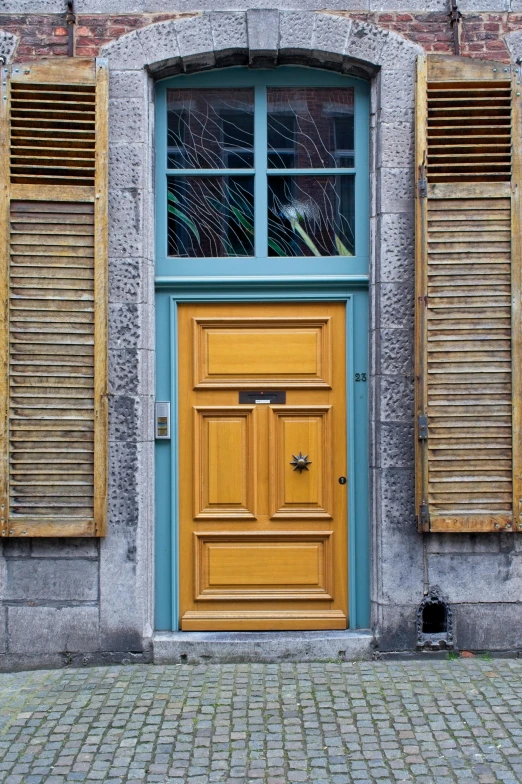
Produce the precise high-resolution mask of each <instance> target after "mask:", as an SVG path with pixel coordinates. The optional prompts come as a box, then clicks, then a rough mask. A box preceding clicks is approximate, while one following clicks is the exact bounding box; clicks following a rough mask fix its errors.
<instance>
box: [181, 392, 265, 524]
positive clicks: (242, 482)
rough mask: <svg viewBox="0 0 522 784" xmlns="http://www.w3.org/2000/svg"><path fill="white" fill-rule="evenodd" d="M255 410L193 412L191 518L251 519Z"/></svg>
mask: <svg viewBox="0 0 522 784" xmlns="http://www.w3.org/2000/svg"><path fill="white" fill-rule="evenodd" d="M254 421H255V407H254V406H249V407H246V406H243V407H242V408H239V407H234V406H228V407H219V406H206V407H202V406H196V407H195V408H194V468H195V472H194V518H195V519H199V520H202V519H223V518H229V517H237V518H241V519H255V512H254V504H255V500H254V499H255V497H256V474H255V470H254V465H255V446H254V444H255V429H254Z"/></svg>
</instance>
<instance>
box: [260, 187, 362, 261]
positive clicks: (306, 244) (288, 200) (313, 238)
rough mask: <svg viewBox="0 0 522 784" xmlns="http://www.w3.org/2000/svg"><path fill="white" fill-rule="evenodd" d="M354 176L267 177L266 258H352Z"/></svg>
mask: <svg viewBox="0 0 522 784" xmlns="http://www.w3.org/2000/svg"><path fill="white" fill-rule="evenodd" d="M354 223H355V212H354V177H353V176H352V175H346V174H345V175H335V176H318V175H310V176H308V175H298V176H286V177H285V176H279V175H274V176H272V177H269V178H268V245H269V249H268V253H269V255H270V256H353V255H354V254H355V228H354Z"/></svg>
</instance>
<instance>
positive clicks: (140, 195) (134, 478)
mask: <svg viewBox="0 0 522 784" xmlns="http://www.w3.org/2000/svg"><path fill="white" fill-rule="evenodd" d="M421 52H422V49H421V48H420V47H419V46H417V45H416V44H414V43H412V42H411V41H408V40H406V39H404V38H401V37H400V36H399V35H397V34H395V33H393V32H390V31H388V30H383V29H381V28H379V27H376V26H375V25H372V24H369V23H367V22H361V21H353V20H350V19H348V18H346V17H344V16H341V15H336V14H329V13H323V12H308V11H305V12H300V11H279V10H273V9H261V10H249V11H246V12H217V11H216V12H205V13H201V14H198V15H194V16H192V17H188V18H187V17H185V18H184V19H177V20H170V21H166V22H160V23H158V24H154V25H150V26H148V27H144V28H141V29H139V30H136V31H133V32H132V33H129V34H127V35H125V36H122V37H121V38H119V39H117V40H115V41H113V42H111V43H110V44H107V45H106V46H105V47H104V48H103V50H102V56H103V57H106V58H107V59H108V61H109V73H110V123H109V132H110V145H111V147H110V165H109V186H110V195H109V204H110V214H109V235H110V239H109V248H110V277H111V282H112V285H111V293H110V305H109V308H110V311H109V312H110V328H109V346H110V366H109V385H110V390H111V396H110V405H109V411H110V439H111V443H110V452H109V454H110V486H109V532H108V536H107V539H106V540H105V541H104V542H103V544H102V547H101V564H100V583H101V607H100V614H101V625H102V634H103V635H104V640H105V644H106V645H107V646H108V648H109V649H111V648H114V647H115V645H116V644H117V645H120V646H121V639H122V638H124V639H127V638H129V635H130V637H132V635H133V630H134V633H135V635H136V636H140V637H143V636H148V635H150V634H151V633H152V628H153V622H152V606H153V585H152V575H153V567H152V561H151V553H152V549H153V547H152V542H153V531H154V519H153V509H154V503H153V496H152V493H153V483H152V482H151V472H152V470H153V468H152V467H153V465H154V463H153V454H154V440H153V432H152V422H153V416H152V405H153V401H154V373H153V370H152V368H153V357H154V353H153V352H154V334H153V328H152V326H151V325H152V324H153V318H154V304H153V302H152V301H151V298H152V295H151V294H149V293H148V292H151V291H152V289H153V286H152V282H153V276H154V199H153V173H152V158H153V155H152V151H153V133H154V131H153V119H154V112H153V106H154V98H153V81H154V79H155V78H156V79H157V78H162V77H165V76H170V75H175V74H177V73H189V72H195V71H200V70H207V69H211V68H225V67H227V66H231V65H245V66H248V67H250V68H267V67H276V66H278V65H286V64H294V65H295V64H297V65H304V66H309V67H320V68H327V69H332V70H335V71H338V72H342V73H347V74H351V75H355V76H361V77H364V78H367V79H371V80H372V128H371V135H372V158H371V177H372V206H371V216H372V217H371V221H372V248H371V261H370V267H371V276H370V297H371V309H372V325H371V329H372V334H373V342H372V349H371V357H370V363H371V364H370V367H371V378H372V389H371V390H370V394H371V399H372V404H371V412H370V417H371V428H370V430H371V433H370V444H371V445H370V452H371V454H372V455H379V460H376V461H373V460H372V461H371V465H370V468H371V482H372V489H371V494H370V496H371V498H372V499H375V500H372V501H371V505H372V508H371V526H372V539H373V590H372V592H373V599H374V608H375V609H374V624H376V625H378V626H379V627H381V628H382V627H385V626H386V625H387V624H392V625H393V621H391V620H390V621H386V619H385V618H384V615H383V613H385V610H383V609H382V608H383V607H386V606H388V605H389V608H390V609H389V613H388V617H389V618H392V616H393V612H394V611H395V607H394V605H396V604H397V603H398V604H401V606H402V607H407V608H408V610H407V611H408V612H410V610H411V615H412V618H413V616H414V613H415V611H416V606H417V596H416V592H415V591H416V586H417V585H418V584H421V582H422V576H421V575H417V573H415V575H414V576H413V577H412V579H411V580H409V581H408V586H407V587H405V588H403V589H401V590H400V591H399V593H400V597H395V596H392V591H393V590H395V589H394V587H393V586H394V585H395V584H396V572H394V571H393V560H394V558H390V557H389V556H387V557H385V558H384V560H383V558H382V557H381V552H382V548H381V544H380V541H381V536H382V531H383V527H385V526H386V525H387V523H386V520H385V515H384V513H383V511H382V504H381V498H382V497H383V495H386V494H387V495H388V496H393V497H394V499H396V500H395V506H396V507H397V508H396V509H395V508H394V514H395V515H398V516H399V517H400V518H401V519H403V520H405V521H407V522H408V526H409V524H410V522H411V520H412V516H413V491H412V487H413V482H412V477H413V461H412V443H413V436H412V426H413V400H412V396H411V394H410V392H411V388H412V373H413V370H412V355H413V340H412V332H413V318H412V312H413V307H412V305H413V287H412V281H413V238H414V224H413V204H414V154H413V139H414V134H413V114H414V112H413V110H414V84H415V61H416V57H417V55H418V54H420V53H421ZM129 292H132V293H129ZM398 302H399V303H400V305H398V304H397V303H398ZM410 321H411V323H410ZM129 362H131V365H132V368H131V369H130V365H129ZM390 469H391V470H390ZM399 507H400V509H399ZM408 526H406V525H404V526H402V527H401V529H400V534H397V536H396V537H395V539H396V541H395V540H394V544H393V547H392V550H393V552H396V551H397V552H399V551H405V550H408V551H410V554H411V551H414V553H413V557H411V558H410V559H409V560H410V563H412V562H414V563H415V564H417V563H419V564H422V551H421V550H419V548H421V547H422V545H421V542H420V539H413V538H412V537H411V536H410V535H409V528H408ZM412 530H413V529H412ZM399 540H400V541H399ZM130 542H132V544H133V545H135V548H136V549H135V551H134V553H133V558H132V559H130V558H128V557H127V552H128V547H129V543H130ZM410 586H411V588H410ZM145 587H146V590H145ZM408 592H410V593H411V596H410V593H408Z"/></svg>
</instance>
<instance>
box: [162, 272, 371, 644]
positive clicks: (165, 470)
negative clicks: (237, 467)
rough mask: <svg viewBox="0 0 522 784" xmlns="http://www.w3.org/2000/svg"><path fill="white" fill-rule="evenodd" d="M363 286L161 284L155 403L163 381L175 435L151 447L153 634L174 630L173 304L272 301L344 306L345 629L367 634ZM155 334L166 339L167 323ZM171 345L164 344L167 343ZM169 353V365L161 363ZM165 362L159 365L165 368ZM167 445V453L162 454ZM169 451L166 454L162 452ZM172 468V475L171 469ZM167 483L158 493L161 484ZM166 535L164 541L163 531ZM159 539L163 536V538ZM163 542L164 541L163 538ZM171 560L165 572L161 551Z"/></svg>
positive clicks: (341, 281) (343, 281)
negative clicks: (357, 378)
mask: <svg viewBox="0 0 522 784" xmlns="http://www.w3.org/2000/svg"><path fill="white" fill-rule="evenodd" d="M365 282H366V281H365V280H355V281H351V280H349V279H347V278H346V277H340V278H337V279H333V280H324V279H314V278H312V279H308V280H306V279H301V280H296V279H287V280H277V279H276V280H264V279H262V280H261V281H258V282H253V281H251V280H249V279H240V280H236V281H235V284H236V285H235V286H234V285H233V284H231V283H227V285H223V281H222V280H221V279H219V278H218V279H215V280H213V281H199V280H197V279H193V280H192V281H187V280H184V281H178V284H177V285H176V286H174V287H173V286H172V283H171V282H170V285H169V286H166V285H164V286H162V287H161V289H160V290H159V291H158V294H157V301H158V307H157V313H158V323H159V322H160V321H161V320H162V319H164V318H165V315H166V314H167V312H168V322H169V330H168V335H169V340H168V341H166V340H161V341H158V360H157V371H158V399H160V397H161V396H162V395H163V397H161V399H167V398H166V397H165V395H164V393H165V391H166V386H165V378H166V377H167V378H168V385H169V386H170V400H171V410H172V417H173V419H172V424H173V427H172V433H173V437H172V440H171V442H170V448H169V445H168V443H167V444H165V442H163V443H159V444H157V449H156V476H157V477H158V481H157V491H158V495H157V501H156V510H157V512H156V521H157V522H156V524H157V536H156V546H157V551H158V552H159V559H158V560H157V562H156V563H157V566H156V628H157V629H158V630H159V631H163V630H170V629H173V630H176V629H177V627H178V618H179V612H178V591H177V585H178V580H179V576H178V519H177V518H178V513H177V510H178V487H179V485H178V443H177V421H178V390H177V383H176V368H177V363H178V357H177V325H176V318H177V304H178V302H209V301H214V302H239V301H243V302H249V301H252V302H255V301H257V302H259V301H266V302H277V301H288V302H298V301H309V302H311V301H315V302H320V301H345V302H346V303H347V312H346V346H347V431H348V432H347V436H348V437H347V460H348V515H349V523H348V537H349V551H348V580H349V614H350V628H368V626H369V622H370V570H369V520H368V392H367V390H368V382H366V383H360V384H356V383H355V382H354V373H355V372H360V373H366V377H367V378H368V323H367V299H368V296H367V291H366V288H365ZM161 329H162V331H161V332H158V334H162V335H165V324H163V325H162V326H161ZM168 344H170V345H168ZM169 352H170V355H171V357H172V359H171V360H170V361H169V362H165V358H166V355H167V354H168V353H169ZM163 363H165V364H163ZM165 447H166V448H165ZM167 452H168V454H167ZM169 469H170V470H169ZM164 477H168V478H169V479H170V482H169V484H170V485H171V490H170V496H169V490H168V488H165V487H164V486H163V487H162V485H161V482H162V478H164ZM167 530H168V532H169V534H168V536H167V534H166V531H167ZM162 537H164V538H163V539H162ZM167 538H168V542H169V543H170V544H169V543H166V539H167ZM166 551H168V552H169V554H170V558H171V562H170V564H169V565H168V566H167V565H166V559H165V552H166Z"/></svg>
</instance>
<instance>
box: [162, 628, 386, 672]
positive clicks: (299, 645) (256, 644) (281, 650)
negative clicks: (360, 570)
mask: <svg viewBox="0 0 522 784" xmlns="http://www.w3.org/2000/svg"><path fill="white" fill-rule="evenodd" d="M373 640H374V637H373V635H372V633H371V632H370V631H367V630H359V629H358V630H356V631H349V630H348V631H313V632H308V631H290V632H156V633H155V634H154V636H153V638H152V646H153V657H154V663H155V664H227V663H230V664H233V663H276V662H285V661H288V662H290V661H295V662H297V661H299V662H318V661H336V662H338V661H356V660H362V659H371V656H372V652H373Z"/></svg>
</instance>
